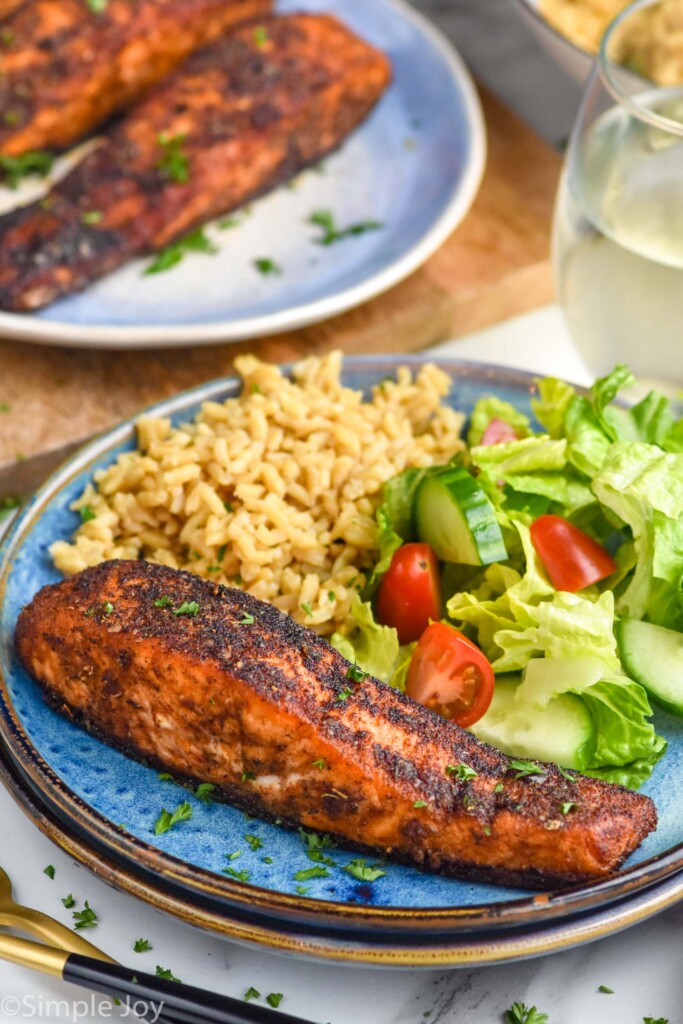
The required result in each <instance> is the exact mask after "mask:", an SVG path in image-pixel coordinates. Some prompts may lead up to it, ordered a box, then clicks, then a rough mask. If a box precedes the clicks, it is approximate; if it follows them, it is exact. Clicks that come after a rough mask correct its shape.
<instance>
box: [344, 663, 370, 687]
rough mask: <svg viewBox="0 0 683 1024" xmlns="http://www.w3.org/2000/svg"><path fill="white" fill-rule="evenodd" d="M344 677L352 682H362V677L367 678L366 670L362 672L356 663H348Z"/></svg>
mask: <svg viewBox="0 0 683 1024" xmlns="http://www.w3.org/2000/svg"><path fill="white" fill-rule="evenodd" d="M346 678H347V679H350V680H351V682H353V683H362V682H363V680H364V679H367V672H364V671H363V669H362V668H359V667H358V665H349V667H348V668H347V670H346Z"/></svg>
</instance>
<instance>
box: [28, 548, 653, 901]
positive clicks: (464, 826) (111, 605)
mask: <svg viewBox="0 0 683 1024" xmlns="http://www.w3.org/2000/svg"><path fill="white" fill-rule="evenodd" d="M15 642H16V651H17V654H18V656H19V658H20V660H21V662H22V664H23V665H24V667H25V668H26V670H27V671H28V672H29V673H30V674H31V675H32V676H33V677H34V678H35V679H36V680H37V681H38V682H39V684H40V685H41V687H42V688H43V691H44V695H45V698H46V699H47V700H48V702H49V703H50V704H51V705H52V706H54V707H55V708H56V709H57V710H58V711H61V712H62V713H63V714H65V715H67V716H68V717H69V718H71V719H72V720H73V721H75V722H77V723H78V724H80V725H82V726H83V727H84V728H86V729H88V730H89V731H90V732H92V733H93V734H94V735H96V736H98V737H100V738H101V739H103V740H105V742H107V743H110V744H111V745H113V746H115V747H117V748H119V749H120V750H123V751H124V752H126V753H127V754H129V755H130V756H131V757H134V758H138V759H140V760H144V761H146V762H147V763H148V764H151V765H155V766H156V767H157V768H160V769H163V770H164V771H168V772H170V773H172V774H173V775H174V776H176V777H180V778H183V779H185V780H186V781H187V782H192V783H194V784H196V783H197V782H210V783H213V785H214V786H216V787H217V788H216V794H217V795H218V796H219V798H221V799H224V800H226V801H228V802H230V803H234V804H236V805H238V806H239V807H242V808H244V809H245V810H247V811H248V812H250V813H252V814H257V815H260V816H262V817H265V818H279V819H282V820H283V821H284V822H285V823H287V824H289V825H293V826H294V825H303V826H306V827H307V828H313V829H315V830H317V831H322V832H328V833H331V834H332V835H334V836H335V837H336V838H337V839H338V840H341V841H342V842H344V843H345V844H346V845H352V846H354V845H355V846H361V847H362V848H363V849H370V850H373V851H378V852H380V853H381V854H383V855H385V856H388V857H393V858H396V859H398V860H401V861H404V862H407V863H410V864H414V865H416V866H418V867H421V868H424V869H428V870H431V871H438V872H442V873H445V874H450V875H457V876H460V877H465V878H471V879H479V880H487V881H494V882H500V883H505V884H511V885H521V886H525V887H543V888H546V887H563V886H568V885H573V884H575V883H579V882H586V881H589V880H592V879H598V878H602V877H603V876H605V875H607V874H609V873H610V872H613V871H614V870H615V869H617V868H618V867H619V866H620V865H621V864H622V863H623V861H624V860H625V858H626V857H627V856H628V855H629V854H630V853H632V852H633V851H634V850H635V849H636V847H637V846H638V845H639V843H640V842H641V841H642V840H643V839H644V838H645V836H646V835H647V834H648V833H649V832H650V831H652V829H654V828H655V826H656V813H655V809H654V805H653V804H652V801H651V800H649V799H648V798H647V797H645V796H640V795H638V794H636V793H632V792H630V791H629V790H627V789H623V788H621V787H619V786H615V785H611V784H609V783H605V782H601V781H599V780H596V779H590V778H587V777H584V776H576V777H575V778H567V777H566V775H565V774H563V773H561V772H560V771H559V769H558V768H557V767H556V766H554V765H551V764H539V767H540V768H541V769H542V774H534V775H528V776H524V775H523V776H522V777H519V775H520V773H519V772H518V771H517V770H516V769H515V768H514V766H513V765H512V764H511V762H510V759H509V758H508V757H507V756H505V755H504V754H501V753H499V752H498V751H496V750H494V749H493V748H491V747H489V746H487V745H486V744H484V743H482V742H481V741H479V740H477V739H476V738H475V737H474V736H472V735H471V733H469V732H467V731H465V730H464V729H461V728H460V727H459V726H457V725H455V724H453V723H452V722H448V721H447V720H446V719H444V718H441V717H440V716H439V715H437V714H436V713H435V712H433V711H430V710H429V709H427V708H425V707H423V706H422V705H421V704H417V703H416V702H415V701H413V700H411V699H410V698H409V697H407V696H405V695H404V694H402V693H400V692H398V691H397V690H395V689H392V688H391V687H390V686H387V685H386V684H384V683H381V682H378V681H377V680H376V679H373V678H371V677H369V676H367V677H364V678H361V679H358V678H356V676H357V673H356V672H354V671H353V669H352V667H351V666H350V665H349V663H348V662H347V661H346V660H345V659H344V658H342V657H341V655H340V654H338V653H337V652H336V651H335V650H334V649H333V648H332V647H330V646H329V645H328V644H327V643H326V642H325V640H323V639H321V638H320V637H318V636H317V635H316V634H315V633H313V632H311V631H310V630H307V629H305V628H304V627H302V626H299V625H298V624H296V623H295V622H294V621H293V620H292V619H290V618H289V617H287V616H286V615H284V614H283V613H282V612H280V611H278V610H277V609H276V608H274V607H273V606H271V605H269V604H265V603H263V602H261V601H258V600H256V599H255V598H253V597H250V596H249V595H246V594H243V593H242V592H241V591H239V590H233V589H228V588H226V587H222V586H219V585H218V584H213V583H211V582H210V581H207V580H203V579H201V578H200V577H198V576H194V575H192V574H190V573H186V572H181V571H178V570H173V569H168V568H166V567H163V566H159V565H153V564H150V563H146V562H140V561H130V562H128V561H112V562H103V563H102V564H101V565H98V566H96V567H94V568H91V569H86V570H84V571H83V572H81V573H79V574H78V575H75V576H72V577H71V578H69V579H67V580H65V581H63V582H61V583H57V584H54V585H51V586H48V587H44V588H43V589H42V590H41V591H40V592H39V593H38V594H37V596H36V597H35V598H34V599H33V601H32V602H31V603H30V604H29V605H28V606H27V607H26V608H25V609H24V610H23V611H22V613H21V615H20V617H19V620H18V623H17V627H16V637H15ZM537 764H538V763H537ZM461 765H465V766H466V767H467V768H469V769H471V771H470V772H466V771H462V770H458V769H459V766H461ZM462 776H466V777H464V778H463V777H462ZM563 805H564V806H563ZM568 805H570V810H569V811H568V812H567V806H568ZM563 812H566V813H563Z"/></svg>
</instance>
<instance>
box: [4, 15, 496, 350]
mask: <svg viewBox="0 0 683 1024" xmlns="http://www.w3.org/2000/svg"><path fill="white" fill-rule="evenodd" d="M276 8H277V10H278V11H280V12H283V13H285V12H290V11H310V12H319V11H325V12H329V13H331V14H335V15H338V16H339V17H340V18H341V19H342V21H344V22H346V23H347V24H348V25H349V26H350V27H351V28H352V29H353V30H354V31H356V32H357V33H358V34H359V35H360V36H362V37H363V38H364V39H367V40H368V41H369V42H371V43H374V44H376V45H377V46H378V47H380V48H381V49H383V50H384V51H385V52H386V53H387V54H388V55H389V57H390V59H391V62H392V66H393V71H394V80H393V83H392V85H391V87H390V88H389V89H388V91H387V93H386V94H385V96H384V97H383V98H382V100H381V102H380V103H379V104H378V106H377V108H376V109H375V110H374V111H373V113H372V114H371V116H370V117H369V118H368V120H367V121H366V122H365V123H364V124H363V125H362V126H361V128H360V129H359V130H358V131H357V132H355V133H354V134H353V135H352V136H351V138H350V139H348V140H347V142H346V143H345V144H344V145H343V146H342V147H341V148H340V150H339V151H338V152H337V153H335V154H333V155H332V156H330V157H329V158H328V159H327V160H325V162H324V165H323V168H322V170H324V173H319V170H320V169H319V170H318V171H316V170H315V169H313V170H309V171H307V172H306V173H304V174H302V175H301V176H300V178H299V179H297V181H296V183H295V187H293V188H288V187H284V188H279V189H276V190H275V191H274V192H272V193H270V194H269V195H267V196H265V197H263V198H262V199H260V200H259V201H258V202H256V203H255V204H254V205H253V208H252V212H251V214H250V215H249V216H248V217H246V218H242V217H241V216H238V218H237V219H238V222H239V223H238V225H237V227H235V228H233V229H231V230H229V231H226V230H220V229H219V228H218V227H217V226H216V225H215V224H214V225H212V226H209V227H208V228H207V235H208V236H209V238H210V239H211V242H212V243H213V244H214V245H215V246H216V247H217V249H218V251H217V252H216V253H215V254H214V255H211V256H207V255H205V254H204V255H203V254H201V253H193V254H190V255H189V256H186V257H185V258H184V259H183V261H182V263H180V264H179V265H178V266H176V267H173V268H172V269H170V270H168V271H165V272H164V273H161V274H155V275H147V276H145V275H144V273H143V271H144V269H145V267H146V266H147V265H148V264H149V262H150V260H149V259H147V260H134V261H132V262H131V263H129V264H128V265H126V266H125V267H122V268H121V269H119V270H117V271H116V272H115V273H113V274H109V275H108V276H107V277H105V278H102V280H100V281H97V282H95V283H94V284H92V285H91V286H90V287H89V288H87V289H86V290H85V291H84V292H82V293H80V294H79V295H73V296H70V297H68V298H65V299H61V300H60V301H58V302H55V303H53V304H52V305H51V306H49V307H48V308H47V309H44V310H41V311H40V312H38V313H35V314H13V313H0V332H1V333H2V335H3V336H11V337H16V338H22V339H24V340H26V341H39V342H43V343H47V344H61V345H63V344H67V345H74V346H75V345H78V346H85V347H101V348H114V349H122V348H133V347H137V346H145V347H150V346H163V347H166V346H169V345H188V344H199V343H206V342H212V341H213V342H216V341H234V340H237V339H244V338H251V337H259V336H262V335H264V334H272V333H275V332H277V331H285V330H292V329H294V328H296V327H301V326H303V325H304V324H310V323H314V322H316V321H318V320H322V319H326V318H327V317H330V316H334V315H336V314H338V313H341V312H343V311H344V310H346V309H350V308H351V307H353V306H356V305H358V304H359V303H361V302H365V301H366V300H367V299H369V298H371V297H372V296H374V295H378V294H379V293H380V292H383V291H385V290H386V289H387V288H390V287H392V285H395V284H397V283H398V282H399V281H401V280H402V279H403V278H404V277H407V276H408V274H410V273H412V272H413V271H414V270H415V269H416V268H417V267H418V266H420V264H421V263H423V262H424V260H426V259H427V257H428V256H430V255H431V253H432V252H434V250H435V249H437V248H438V247H439V246H440V245H441V244H442V242H444V241H445V239H446V238H447V237H448V235H450V233H451V232H452V231H453V230H454V228H455V227H456V226H457V225H458V224H459V223H460V221H461V220H462V218H463V217H464V216H465V214H466V213H467V210H468V209H469V207H470V204H471V203H472V200H473V199H474V196H475V195H476V192H477V189H478V187H479V182H480V179H481V175H482V171H483V168H484V161H485V151H486V133H485V129H484V121H483V117H482V113H481V108H480V106H479V101H478V98H477V94H476V91H475V89H474V86H473V85H472V81H471V79H470V77H469V74H468V72H467V70H466V68H465V66H464V64H463V63H462V61H461V59H460V57H459V56H458V54H457V53H456V52H455V51H454V50H453V48H452V47H451V46H450V44H449V43H448V42H447V40H446V39H444V37H443V36H442V35H440V33H439V32H438V31H437V30H436V29H435V28H434V27H433V26H432V25H431V24H430V23H429V22H428V21H427V20H426V19H424V18H423V17H422V16H421V15H419V14H418V13H417V12H416V11H414V10H413V9H412V8H411V7H409V6H408V5H407V4H406V3H404V2H403V0H278V2H277V4H276ZM38 194H40V189H39V188H38ZM33 198H36V185H35V182H34V183H32V184H29V185H27V186H26V187H25V190H24V192H23V194H22V193H21V192H19V193H16V192H9V191H8V190H3V189H0V207H2V206H3V205H7V202H8V201H11V202H12V203H16V202H26V201H28V200H29V199H33ZM326 209H329V210H331V211H332V212H333V213H334V215H335V217H336V220H337V223H338V224H339V225H340V226H345V225H350V224H354V223H358V222H360V221H367V220H376V221H379V222H381V223H382V224H383V227H382V229H381V230H377V231H371V232H367V233H366V234H363V235H359V236H357V237H355V238H352V239H348V240H346V241H344V242H340V243H339V244H336V245H332V246H321V245H317V244H316V243H315V239H316V237H319V235H320V230H319V229H318V228H315V227H314V226H313V225H311V224H310V223H309V218H310V216H311V213H313V212H314V211H315V210H326ZM263 258H269V259H272V260H274V261H275V262H276V263H277V264H278V265H279V266H280V267H281V268H282V273H281V275H273V274H269V275H267V276H264V275H262V274H260V273H259V272H258V270H257V269H256V268H255V265H254V261H255V260H258V259H263Z"/></svg>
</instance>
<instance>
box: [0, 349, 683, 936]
mask: <svg viewBox="0 0 683 1024" xmlns="http://www.w3.org/2000/svg"><path fill="white" fill-rule="evenodd" d="M425 362H430V363H434V364H436V365H437V366H439V367H442V368H443V369H444V370H446V371H447V372H449V373H451V374H455V373H459V374H460V375H461V376H465V377H469V378H470V379H477V380H479V381H481V382H482V383H483V382H486V383H489V382H490V384H491V387H492V388H495V386H496V384H503V383H505V384H511V385H515V386H518V387H523V388H524V389H526V390H528V391H529V393H533V389H534V380H535V378H536V376H537V375H536V374H533V373H528V372H526V371H522V370H514V369H511V368H508V367H503V366H496V365H493V364H483V363H477V362H472V361H469V360H461V359H457V358H454V357H450V358H449V357H438V356H436V355H435V356H433V357H430V356H429V355H413V356H398V357H397V356H393V355H367V356H356V357H347V358H346V359H345V367H346V368H348V369H349V370H353V369H354V368H363V367H368V366H371V365H372V366H376V367H377V375H378V379H381V377H382V376H383V375H384V374H385V373H387V372H391V371H392V370H395V368H396V367H397V366H398V365H407V366H412V367H419V366H421V365H423V364H424V363H425ZM290 366H291V364H287V365H283V366H282V369H283V371H285V372H286V371H287V370H288V369H289V368H290ZM239 383H240V382H239V380H238V379H237V378H235V377H224V378H219V379H217V380H214V381H209V382H207V383H205V384H201V385H198V386H197V387H194V388H192V389H189V390H187V391H183V392H181V393H179V394H177V395H175V396H173V397H171V398H167V399H164V400H162V401H161V402H158V403H155V404H154V405H152V406H150V407H148V408H147V409H144V410H141V411H140V412H138V413H137V414H136V415H135V416H134V417H131V418H129V419H127V420H125V421H123V422H122V423H120V424H119V425H118V426H116V427H113V428H112V429H110V430H107V431H104V432H103V433H102V434H100V435H99V436H98V437H96V438H94V439H93V440H92V441H90V442H89V443H88V444H86V445H84V446H83V447H82V448H81V449H80V450H79V451H78V452H76V453H75V454H74V455H72V456H70V457H69V458H68V459H67V460H66V461H65V462H64V463H63V464H62V465H61V466H60V467H59V468H58V469H57V470H55V472H54V473H53V474H52V475H51V476H50V477H49V478H48V479H47V480H46V481H45V483H44V484H43V485H42V486H41V487H40V488H39V489H38V490H37V491H36V492H35V494H34V495H33V496H32V498H31V499H30V500H29V502H28V503H27V505H26V506H25V508H24V509H23V510H22V512H21V514H20V515H19V516H18V518H17V519H16V520H15V522H14V523H13V524H12V526H11V528H10V530H9V531H8V533H7V535H6V536H5V538H4V539H3V542H2V545H0V601H1V600H2V597H3V593H4V590H5V587H6V584H7V578H8V576H9V573H10V572H11V562H12V558H13V552H14V551H15V549H16V548H18V546H19V545H20V544H21V542H22V539H23V538H24V535H25V534H27V533H28V531H29V530H30V529H31V527H32V526H33V524H34V520H35V518H36V517H37V516H38V515H39V514H40V509H41V508H43V507H44V506H45V505H46V504H47V503H48V502H49V501H50V500H51V499H53V498H54V497H55V496H56V495H57V494H58V493H59V491H60V490H61V489H62V488H63V487H64V486H65V485H66V484H67V483H68V482H69V480H70V479H72V477H73V476H74V475H77V474H80V473H82V472H84V471H87V470H88V468H89V467H90V466H91V465H92V463H93V462H94V461H95V460H96V459H98V458H99V457H100V456H102V455H104V454H105V453H106V452H107V451H109V450H111V449H112V448H113V447H115V446H116V445H117V444H119V443H120V442H122V441H123V440H125V439H127V438H129V437H130V436H131V433H132V431H133V429H134V424H135V422H136V420H137V419H138V418H139V417H140V416H141V415H149V414H152V415H168V414H178V413H182V411H183V410H184V409H186V408H189V407H191V406H193V405H195V404H196V403H197V402H199V401H202V400H207V399H209V398H212V397H215V396H216V395H217V394H222V393H224V392H226V391H228V390H233V391H234V390H235V389H238V388H239ZM578 390H580V391H584V389H583V388H578ZM0 744H2V746H3V748H4V750H5V751H6V753H7V754H8V755H9V757H10V758H11V760H12V762H13V763H14V765H15V766H16V767H17V768H18V769H19V770H20V772H21V773H22V774H23V775H24V776H25V778H26V779H27V780H28V781H29V783H30V785H31V786H32V788H34V790H35V791H36V792H37V793H39V794H40V795H41V797H42V798H43V799H47V800H48V801H49V803H50V806H51V808H52V809H53V811H55V813H57V814H58V816H59V818H60V820H62V821H64V822H66V823H67V824H70V825H73V824H74V822H75V823H77V826H78V827H80V829H81V830H83V831H85V832H86V833H88V834H90V835H91V836H92V837H93V841H94V842H96V843H98V845H100V846H103V847H104V848H105V849H107V850H109V851H110V853H111V855H112V856H113V857H114V858H115V859H116V860H117V861H123V862H124V863H127V864H129V865H130V866H131V867H133V866H134V865H136V864H139V863H143V864H144V865H145V866H147V867H148V868H149V870H151V871H152V872H156V873H158V874H159V875H160V876H165V877H167V878H170V879H173V880H174V882H175V883H176V884H178V885H180V886H181V887H182V888H184V889H185V890H186V891H187V892H189V893H191V892H192V891H193V890H194V891H195V892H201V893H203V894H204V895H205V896H206V894H207V893H208V894H212V896H213V898H214V900H215V902H216V907H217V911H218V912H219V913H221V914H224V913H225V910H226V908H228V907H232V908H234V909H235V910H237V909H239V908H240V907H243V908H244V907H248V908H250V909H251V910H254V911H262V912H263V913H264V914H265V915H267V916H268V918H269V919H270V920H277V917H278V914H279V915H280V916H281V917H282V916H283V915H284V914H290V913H292V912H295V913H296V914H297V915H298V922H299V924H300V925H301V926H302V927H303V926H305V924H306V923H307V922H308V923H309V924H310V925H311V926H312V927H314V928H318V927H320V926H321V925H320V922H321V921H324V922H325V926H327V927H328V928H329V929H330V930H331V931H332V932H336V933H338V934H343V931H344V929H343V928H342V927H341V922H342V921H348V920H349V919H354V920H355V921H357V923H358V924H360V923H361V922H362V921H372V922H373V926H374V927H375V928H376V930H377V932H378V935H379V934H381V932H382V930H383V929H385V928H386V929H390V930H392V931H395V930H396V929H399V930H401V927H403V928H404V929H405V930H406V932H407V931H408V930H414V928H415V920H416V918H417V919H419V921H420V925H421V929H420V931H421V935H422V937H424V938H427V936H428V935H429V933H430V929H431V931H432V932H433V934H435V935H436V934H437V933H441V932H442V930H443V928H444V927H447V928H448V929H450V930H452V929H457V930H458V931H462V930H463V929H464V930H466V931H468V932H471V933H476V932H477V931H485V930H488V929H490V928H491V927H492V926H495V927H496V928H504V929H508V928H515V927H523V926H526V925H527V924H531V923H533V924H534V926H537V927H543V926H545V925H548V924H549V923H551V922H553V921H555V920H557V919H558V918H560V917H568V916H576V915H580V914H583V913H587V912H591V911H594V910H596V909H598V908H601V907H604V906H606V905H608V904H610V903H613V902H617V901H620V900H622V899H624V898H626V897H630V896H634V895H635V894H637V893H638V892H642V891H644V890H646V889H648V888H650V887H651V886H653V885H655V884H659V883H663V882H664V881H666V880H667V879H669V878H671V877H672V876H673V875H675V874H677V873H679V872H681V869H683V843H680V844H677V845H675V846H673V847H671V848H670V849H669V850H665V851H663V852H661V853H659V854H657V855H655V856H653V857H650V858H648V859H647V860H645V861H642V862H641V863H639V864H636V865H633V866H632V867H630V868H626V869H624V870H622V871H620V872H617V873H616V874H614V875H612V876H611V877H609V878H608V879H605V880H603V881H601V882H597V883H592V884H588V885H583V886H577V887H575V888H571V889H567V890H562V891H560V892H558V893H536V894H531V895H529V896H525V897H521V898H519V899H514V900H507V901H501V902H497V903H496V902H488V903H483V904H479V905H472V906H467V907H445V906H435V907H424V908H422V907H421V908H418V909H416V908H402V907H397V906H388V907H377V906H372V907H366V906H363V905H361V904H354V903H336V902H332V901H328V900H322V899H307V898H305V897H299V896H292V895H290V894H287V893H281V892H277V891H276V890H271V889H265V888H263V887H259V886H255V885H251V884H248V883H247V884H241V883H236V882H234V881H231V880H230V879H229V878H227V877H225V878H224V877H222V876H217V875H215V874H214V873H213V872H211V871H208V870H205V869H202V868H198V867H196V866H194V865H190V864H188V863H187V862H185V861H183V860H180V859H179V858H176V857H175V856H173V855H171V854H168V853H165V852H163V851H161V850H159V849H158V848H157V847H154V846H152V845H151V844H149V843H145V842H144V841H143V840H140V839H138V838H137V837H135V836H132V835H130V834H129V833H128V832H126V831H125V830H124V829H121V828H120V827H119V826H117V825H116V824H114V823H113V822H111V821H110V820H109V819H107V818H106V817H105V816H104V815H102V814H100V813H99V812H98V811H96V810H94V809H93V808H91V807H90V806H89V805H88V804H87V803H86V802H85V801H84V800H82V799H81V798H80V797H78V796H77V795H76V794H75V793H74V792H73V791H72V790H71V789H69V787H67V786H66V785H65V784H64V783H63V782H62V781H61V779H60V778H59V776H58V775H57V774H56V773H55V772H54V770H53V769H52V768H51V767H50V766H49V765H48V764H47V762H46V761H45V760H44V759H43V757H42V756H41V755H40V754H39V753H38V751H37V750H35V748H34V747H33V745H32V744H31V742H30V740H29V738H28V736H27V735H26V733H25V732H24V730H23V728H22V726H21V723H20V722H19V720H18V718H17V717H16V715H15V714H14V711H13V708H12V702H11V700H10V698H9V695H8V692H7V688H6V682H5V680H4V676H3V673H2V663H1V660H0ZM682 889H683V882H682ZM346 927H348V925H346ZM423 927H424V928H425V929H426V931H425V932H423V931H422V928H423Z"/></svg>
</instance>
